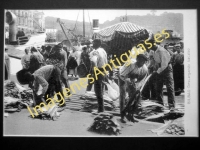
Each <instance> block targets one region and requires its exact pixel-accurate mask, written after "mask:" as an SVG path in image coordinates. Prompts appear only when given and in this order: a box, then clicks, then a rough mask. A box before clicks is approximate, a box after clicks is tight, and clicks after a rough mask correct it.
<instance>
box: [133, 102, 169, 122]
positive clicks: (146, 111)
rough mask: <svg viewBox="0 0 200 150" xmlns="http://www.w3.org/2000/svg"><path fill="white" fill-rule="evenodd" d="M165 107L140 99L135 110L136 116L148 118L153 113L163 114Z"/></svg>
mask: <svg viewBox="0 0 200 150" xmlns="http://www.w3.org/2000/svg"><path fill="white" fill-rule="evenodd" d="M164 109H165V107H164V106H163V105H161V104H158V103H155V102H153V101H150V100H145V101H140V105H139V106H138V109H137V110H136V114H135V115H136V117H137V118H139V119H145V120H148V119H150V117H151V116H155V115H158V116H159V115H160V114H162V115H164V114H163V112H164Z"/></svg>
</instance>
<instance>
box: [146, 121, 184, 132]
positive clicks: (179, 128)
mask: <svg viewBox="0 0 200 150" xmlns="http://www.w3.org/2000/svg"><path fill="white" fill-rule="evenodd" d="M149 131H151V132H153V133H156V134H157V135H162V134H172V135H185V130H184V117H181V118H178V119H175V120H169V121H168V122H166V123H165V124H164V125H162V126H161V127H159V128H158V129H151V130H149Z"/></svg>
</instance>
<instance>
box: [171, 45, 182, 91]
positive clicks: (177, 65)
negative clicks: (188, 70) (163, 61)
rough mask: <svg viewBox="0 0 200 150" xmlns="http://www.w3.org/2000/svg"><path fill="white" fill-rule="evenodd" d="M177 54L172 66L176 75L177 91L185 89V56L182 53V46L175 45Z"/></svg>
mask: <svg viewBox="0 0 200 150" xmlns="http://www.w3.org/2000/svg"><path fill="white" fill-rule="evenodd" d="M174 49H175V53H174V55H173V58H172V66H173V73H174V86H175V87H174V88H175V91H181V90H183V89H184V54H183V52H181V44H180V43H177V44H176V45H174Z"/></svg>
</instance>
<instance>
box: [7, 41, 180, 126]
mask: <svg viewBox="0 0 200 150" xmlns="http://www.w3.org/2000/svg"><path fill="white" fill-rule="evenodd" d="M149 42H151V43H155V41H154V40H153V39H152V40H150V41H149ZM152 45H153V46H152V48H151V49H147V50H146V52H145V53H143V54H139V55H137V57H136V59H133V60H132V62H131V64H130V65H126V63H125V64H122V66H121V67H119V68H118V69H113V70H110V71H109V74H108V75H106V76H103V75H102V74H99V75H98V80H95V81H94V83H93V84H88V86H87V88H86V91H91V90H92V86H94V91H95V94H96V97H97V101H98V112H103V111H104V100H103V93H104V90H105V88H104V84H103V82H102V81H107V78H109V79H111V80H114V81H117V82H116V83H117V84H118V85H119V88H120V99H121V100H120V105H121V107H120V108H121V109H120V110H121V120H122V122H126V119H125V112H124V109H125V108H126V107H127V106H128V104H130V105H131V103H130V101H132V100H134V99H135V96H136V95H137V94H138V93H139V92H138V91H139V90H140V88H141V87H142V84H141V83H144V80H145V79H146V78H147V76H149V75H151V76H150V78H149V80H148V82H147V83H146V84H145V87H144V90H143V91H142V93H140V94H141V96H142V99H155V100H157V102H158V103H160V104H162V105H164V103H163V86H164V84H165V85H166V89H167V96H168V106H169V109H170V110H171V111H173V110H175V91H177V90H180V91H183V90H184V54H183V52H182V50H181V49H183V45H181V44H180V43H176V44H175V45H174V46H173V50H172V51H171V50H169V49H168V45H165V47H163V46H161V45H159V44H152ZM108 47H109V46H108V45H107V44H105V43H102V41H101V40H100V39H94V40H93V41H92V42H88V43H87V44H86V45H81V44H79V45H78V46H76V47H73V49H72V50H71V49H69V48H67V47H66V46H64V45H63V44H62V43H59V44H57V45H55V46H42V47H37V48H36V47H31V48H26V49H25V55H24V56H23V57H22V58H21V64H22V67H23V69H22V70H21V72H19V74H18V80H19V82H21V83H22V82H27V84H29V87H30V88H32V90H33V93H34V100H33V101H34V105H38V104H39V103H40V102H44V103H46V101H45V99H46V97H47V95H48V97H51V96H53V95H54V92H56V93H57V92H59V91H61V90H62V87H63V86H65V88H70V85H69V78H72V77H73V78H74V79H78V78H79V76H78V73H77V68H78V66H80V65H81V64H84V66H85V68H86V72H87V74H89V73H90V74H94V70H93V68H94V67H97V68H98V69H99V70H100V71H102V72H104V69H103V66H104V65H105V64H108V63H109V58H112V56H111V55H108V54H107V48H108ZM5 54H6V53H5ZM8 59H9V57H8V56H7V54H6V56H5V68H6V71H5V73H6V74H5V79H9V71H7V70H9V63H8ZM20 73H21V74H20ZM88 83H89V79H88ZM39 85H41V86H42V93H41V94H39V95H38V94H37V93H38V90H39ZM126 93H128V94H127V95H128V97H129V100H128V102H126V101H125V99H126ZM36 97H37V98H36ZM63 97H64V96H63ZM38 99H40V101H38ZM65 106H66V104H64V105H62V107H65Z"/></svg>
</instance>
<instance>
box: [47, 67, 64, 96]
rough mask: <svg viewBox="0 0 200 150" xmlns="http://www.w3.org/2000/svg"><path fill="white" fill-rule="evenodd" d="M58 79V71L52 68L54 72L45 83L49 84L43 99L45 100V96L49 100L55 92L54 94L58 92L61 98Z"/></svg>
mask: <svg viewBox="0 0 200 150" xmlns="http://www.w3.org/2000/svg"><path fill="white" fill-rule="evenodd" d="M60 77H61V72H60V69H58V68H57V67H55V66H54V70H53V72H52V74H51V77H50V79H49V80H48V81H47V82H48V83H49V87H48V89H47V92H46V93H45V99H47V95H48V97H49V98H50V97H52V96H54V92H56V93H59V92H60V93H61V94H62V96H63V93H62V85H61V82H60V81H61V78H60ZM57 96H58V99H61V97H60V95H57ZM63 97H64V96H63Z"/></svg>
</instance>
